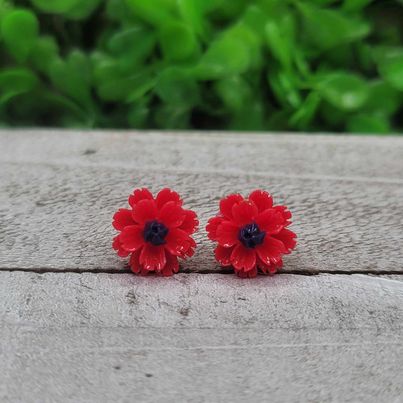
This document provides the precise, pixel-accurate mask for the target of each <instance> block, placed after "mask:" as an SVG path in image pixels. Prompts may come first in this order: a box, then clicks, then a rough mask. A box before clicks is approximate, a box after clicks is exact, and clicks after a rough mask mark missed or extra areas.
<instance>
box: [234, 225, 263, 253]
mask: <svg viewBox="0 0 403 403" xmlns="http://www.w3.org/2000/svg"><path fill="white" fill-rule="evenodd" d="M265 235H266V232H264V231H260V229H259V227H258V226H257V224H255V223H252V224H247V225H245V226H244V227H242V228H241V229H240V230H239V235H238V239H239V240H240V241H241V242H242V243H243V245H244V246H245V247H247V248H254V247H256V246H257V245H260V244H261V243H262V242H263V240H264V237H265Z"/></svg>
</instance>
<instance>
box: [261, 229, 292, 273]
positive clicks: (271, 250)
mask: <svg viewBox="0 0 403 403" xmlns="http://www.w3.org/2000/svg"><path fill="white" fill-rule="evenodd" d="M255 249H256V252H257V254H258V256H259V257H260V259H262V262H263V263H264V264H266V265H268V266H270V265H271V264H272V263H276V262H278V261H279V259H280V258H281V255H282V254H283V253H285V252H286V249H285V247H284V244H283V243H282V242H281V241H279V240H278V239H274V238H272V237H271V236H267V235H266V236H265V238H264V241H263V243H262V244H260V245H258V246H256V248H255Z"/></svg>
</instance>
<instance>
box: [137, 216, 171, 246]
mask: <svg viewBox="0 0 403 403" xmlns="http://www.w3.org/2000/svg"><path fill="white" fill-rule="evenodd" d="M167 234H168V228H167V227H166V226H165V225H164V224H162V223H160V222H158V221H156V220H154V221H149V222H148V223H146V225H145V227H144V232H143V236H144V240H145V241H146V242H150V243H151V244H153V245H155V246H159V245H163V244H164V243H166V241H165V237H166V236H167Z"/></svg>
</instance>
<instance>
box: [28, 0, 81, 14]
mask: <svg viewBox="0 0 403 403" xmlns="http://www.w3.org/2000/svg"><path fill="white" fill-rule="evenodd" d="M30 1H31V3H32V4H33V5H34V6H35V7H37V8H38V9H39V10H41V11H43V12H45V13H54V14H61V13H65V12H68V11H70V10H72V9H73V7H74V6H76V5H77V4H79V3H80V2H81V1H82V0H30Z"/></svg>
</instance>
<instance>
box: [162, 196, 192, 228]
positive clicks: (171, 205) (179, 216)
mask: <svg viewBox="0 0 403 403" xmlns="http://www.w3.org/2000/svg"><path fill="white" fill-rule="evenodd" d="M158 219H159V221H161V222H162V223H163V224H165V225H166V226H167V227H168V228H174V227H179V225H181V224H182V223H183V220H184V219H185V213H184V210H183V208H182V207H180V206H178V205H177V204H176V203H175V202H172V201H171V202H168V203H166V204H164V206H163V207H162V209H161V211H160V212H159V214H158Z"/></svg>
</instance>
